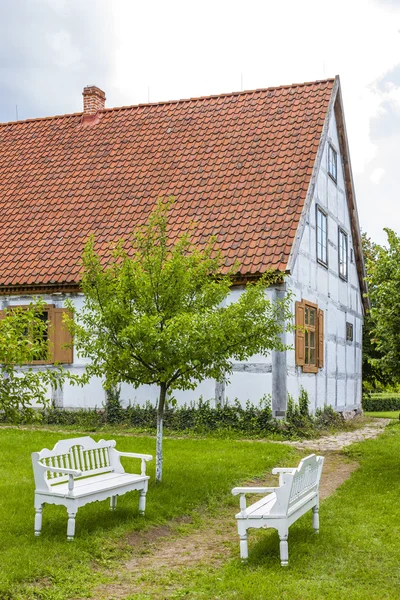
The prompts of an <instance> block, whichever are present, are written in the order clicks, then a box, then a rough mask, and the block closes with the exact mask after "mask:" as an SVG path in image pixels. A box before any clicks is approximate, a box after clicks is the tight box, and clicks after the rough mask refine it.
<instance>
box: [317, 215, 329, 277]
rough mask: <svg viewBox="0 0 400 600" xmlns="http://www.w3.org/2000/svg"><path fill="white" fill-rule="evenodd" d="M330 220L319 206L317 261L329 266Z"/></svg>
mask: <svg viewBox="0 0 400 600" xmlns="http://www.w3.org/2000/svg"><path fill="white" fill-rule="evenodd" d="M327 247H328V218H327V216H326V214H325V213H324V211H323V210H321V209H320V207H319V206H317V261H318V262H319V263H321V264H323V265H325V266H328V252H327Z"/></svg>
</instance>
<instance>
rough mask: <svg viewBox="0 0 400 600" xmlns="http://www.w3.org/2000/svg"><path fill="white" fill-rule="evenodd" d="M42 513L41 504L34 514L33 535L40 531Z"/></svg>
mask: <svg viewBox="0 0 400 600" xmlns="http://www.w3.org/2000/svg"><path fill="white" fill-rule="evenodd" d="M42 513H43V504H41V505H40V506H38V507H37V508H36V514H35V535H36V536H39V535H40V532H41V531H42Z"/></svg>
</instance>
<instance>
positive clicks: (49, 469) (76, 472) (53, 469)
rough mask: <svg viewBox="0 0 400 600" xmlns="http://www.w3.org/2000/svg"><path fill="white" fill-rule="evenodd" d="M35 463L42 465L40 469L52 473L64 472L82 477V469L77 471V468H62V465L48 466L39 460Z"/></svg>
mask: <svg viewBox="0 0 400 600" xmlns="http://www.w3.org/2000/svg"><path fill="white" fill-rule="evenodd" d="M37 464H38V465H39V467H42V469H45V470H46V471H52V472H53V473H65V474H66V475H72V476H73V477H74V476H75V477H82V475H83V473H82V471H78V469H67V468H65V469H64V467H48V466H47V465H44V464H43V463H41V462H40V461H38V463H37Z"/></svg>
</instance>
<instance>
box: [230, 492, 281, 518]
mask: <svg viewBox="0 0 400 600" xmlns="http://www.w3.org/2000/svg"><path fill="white" fill-rule="evenodd" d="M276 489H277V488H274V487H236V488H233V490H232V494H233V496H237V495H238V494H240V512H241V513H245V512H246V494H267V493H268V492H274V491H275V490H276Z"/></svg>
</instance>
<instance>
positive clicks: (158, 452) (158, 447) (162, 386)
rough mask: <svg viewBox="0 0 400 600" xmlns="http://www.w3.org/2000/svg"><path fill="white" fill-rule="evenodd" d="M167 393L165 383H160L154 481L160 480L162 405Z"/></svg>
mask: <svg viewBox="0 0 400 600" xmlns="http://www.w3.org/2000/svg"><path fill="white" fill-rule="evenodd" d="M166 395H167V386H166V384H165V383H161V384H160V397H159V400H158V408H157V444H156V481H157V482H160V481H161V480H162V462H163V456H162V441H163V417H164V405H165V398H166Z"/></svg>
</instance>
